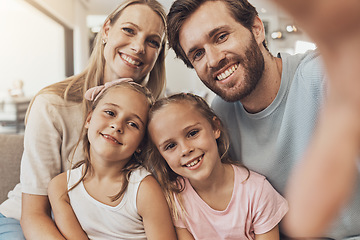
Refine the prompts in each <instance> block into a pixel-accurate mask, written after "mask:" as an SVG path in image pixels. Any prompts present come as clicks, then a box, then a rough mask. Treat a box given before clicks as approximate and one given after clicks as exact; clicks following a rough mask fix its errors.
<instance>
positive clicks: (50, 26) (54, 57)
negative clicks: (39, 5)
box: [0, 0, 65, 96]
mask: <svg viewBox="0 0 360 240" xmlns="http://www.w3.org/2000/svg"><path fill="white" fill-rule="evenodd" d="M0 29H1V31H2V34H3V35H2V37H1V38H0V53H1V54H0V66H1V67H0V86H1V88H0V95H4V94H6V92H7V90H8V89H9V88H10V87H11V84H12V81H15V80H17V79H21V80H23V82H24V92H25V94H26V95H28V96H31V95H33V94H34V93H36V92H37V91H38V90H39V89H41V88H42V87H44V86H46V85H48V84H50V83H52V82H55V81H59V80H61V79H63V78H64V77H65V75H64V72H65V64H64V61H63V59H64V30H63V28H62V27H61V26H60V25H59V24H57V23H56V22H54V21H50V20H49V19H48V18H47V17H46V16H45V15H43V14H41V13H40V12H39V11H37V10H36V9H35V8H33V7H32V6H30V5H29V4H27V3H26V2H24V1H22V0H11V1H9V0H0ZM4 92H5V93H4Z"/></svg>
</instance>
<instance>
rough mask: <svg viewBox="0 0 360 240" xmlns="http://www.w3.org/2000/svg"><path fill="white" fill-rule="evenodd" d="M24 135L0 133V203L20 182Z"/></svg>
mask: <svg viewBox="0 0 360 240" xmlns="http://www.w3.org/2000/svg"><path fill="white" fill-rule="evenodd" d="M23 140H24V135H21V134H0V176H1V181H0V203H2V202H3V201H4V200H6V199H7V194H8V192H9V191H10V190H12V189H13V188H14V187H15V185H16V184H17V183H19V182H20V161H21V156H22V153H23V151H24V144H23Z"/></svg>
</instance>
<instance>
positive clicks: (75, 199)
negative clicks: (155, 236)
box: [68, 167, 150, 240]
mask: <svg viewBox="0 0 360 240" xmlns="http://www.w3.org/2000/svg"><path fill="white" fill-rule="evenodd" d="M81 169H82V167H79V168H76V169H74V170H71V175H70V179H69V181H68V189H70V187H71V186H73V185H74V184H75V183H76V182H77V181H78V180H79V179H80V178H81V175H82V173H81ZM69 172H70V171H68V176H69ZM149 174H150V173H149V172H148V171H146V170H145V169H144V168H143V167H140V168H138V169H136V170H134V171H133V172H132V173H131V175H130V179H129V185H128V187H127V189H126V191H125V193H124V196H123V199H122V200H121V202H120V203H119V204H118V205H117V206H115V207H112V206H109V205H106V204H103V203H101V202H99V201H97V200H96V199H94V198H93V197H92V196H90V195H89V193H88V192H87V191H86V189H85V187H84V185H83V182H81V183H80V184H79V185H78V186H76V187H75V188H74V189H73V190H71V191H70V192H69V193H68V195H69V198H70V204H71V206H72V208H73V210H74V212H75V214H76V217H77V218H78V220H79V222H80V224H81V226H82V228H83V230H84V231H85V232H86V233H87V235H88V237H89V238H90V239H92V240H95V239H96V240H101V239H103V240H111V239H146V234H145V229H144V225H143V221H142V217H141V216H140V215H139V214H138V211H137V207H136V198H137V192H138V189H139V186H140V183H141V181H142V180H143V179H144V178H145V177H146V176H148V175H149ZM119 190H120V189H119Z"/></svg>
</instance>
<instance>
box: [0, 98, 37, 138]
mask: <svg viewBox="0 0 360 240" xmlns="http://www.w3.org/2000/svg"><path fill="white" fill-rule="evenodd" d="M30 101H31V97H12V98H7V99H4V100H3V101H2V102H1V103H0V125H1V126H3V127H7V126H13V127H14V128H15V133H19V132H20V131H22V130H24V129H25V122H24V121H25V114H26V110H27V108H28V106H29V103H30Z"/></svg>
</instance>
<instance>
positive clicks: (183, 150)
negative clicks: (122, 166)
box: [181, 142, 194, 157]
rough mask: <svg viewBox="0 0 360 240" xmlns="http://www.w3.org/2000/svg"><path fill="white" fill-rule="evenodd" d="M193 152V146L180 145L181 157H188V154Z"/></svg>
mask: <svg viewBox="0 0 360 240" xmlns="http://www.w3.org/2000/svg"><path fill="white" fill-rule="evenodd" d="M193 151H194V148H193V146H192V145H191V144H190V143H189V142H183V143H182V144H181V155H182V156H183V157H186V156H188V155H189V154H190V153H192V152H193Z"/></svg>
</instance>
